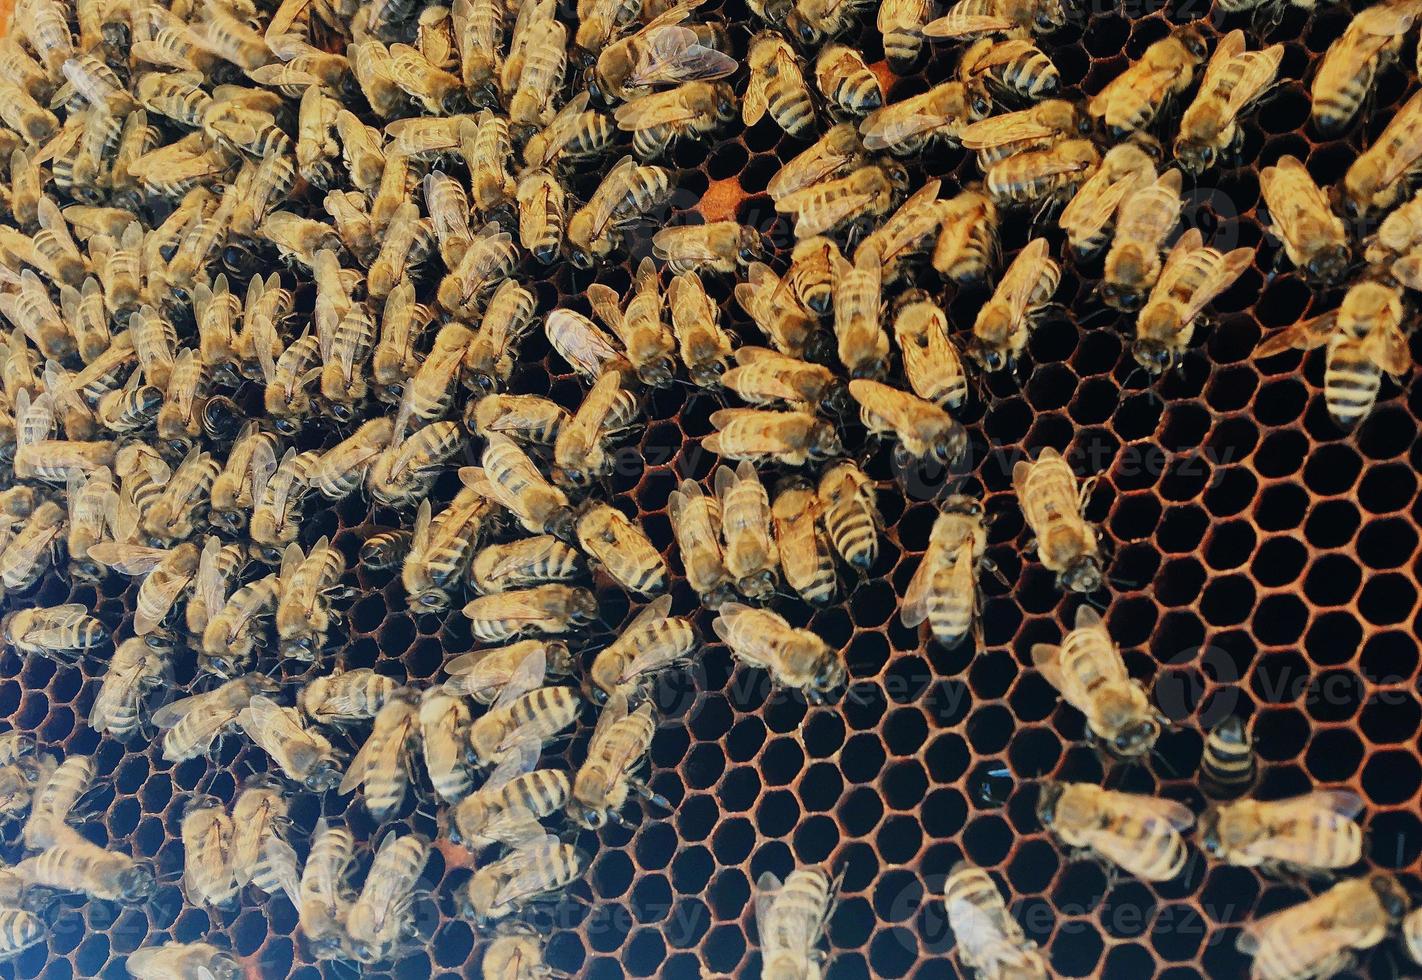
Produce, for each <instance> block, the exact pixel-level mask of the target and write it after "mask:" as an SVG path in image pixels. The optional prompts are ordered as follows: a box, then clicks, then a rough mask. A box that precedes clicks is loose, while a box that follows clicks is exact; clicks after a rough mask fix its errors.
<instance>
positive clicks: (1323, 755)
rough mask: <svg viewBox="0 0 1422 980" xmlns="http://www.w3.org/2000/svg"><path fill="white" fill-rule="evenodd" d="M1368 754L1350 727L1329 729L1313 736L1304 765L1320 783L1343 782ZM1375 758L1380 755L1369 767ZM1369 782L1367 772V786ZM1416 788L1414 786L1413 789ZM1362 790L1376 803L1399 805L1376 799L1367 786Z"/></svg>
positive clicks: (1370, 760) (1365, 777) (1400, 772)
mask: <svg viewBox="0 0 1422 980" xmlns="http://www.w3.org/2000/svg"><path fill="white" fill-rule="evenodd" d="M1365 752H1366V747H1365V746H1364V745H1363V740H1362V739H1360V738H1359V737H1358V736H1357V735H1356V734H1355V733H1354V732H1353V731H1351V730H1349V729H1347V728H1329V729H1325V730H1322V731H1319V732H1316V733H1315V734H1314V737H1313V740H1312V742H1311V743H1310V744H1309V747H1308V752H1307V754H1306V755H1305V756H1304V766H1305V767H1306V768H1307V769H1308V774H1309V776H1311V777H1312V778H1313V779H1314V780H1316V781H1318V782H1322V783H1334V782H1340V781H1342V780H1345V779H1350V778H1352V777H1353V776H1354V775H1356V774H1357V772H1358V767H1359V766H1360V765H1362V764H1363V756H1364V753H1365ZM1376 758H1377V756H1372V757H1370V758H1369V762H1368V764H1369V765H1370V766H1371V765H1372V761H1373V760H1374V759H1376ZM1398 775H1399V776H1403V775H1404V770H1399V771H1398ZM1366 781H1367V775H1366V773H1365V774H1364V782H1365V784H1366ZM1415 788H1416V786H1415V784H1414V786H1413V789H1415ZM1363 789H1364V791H1365V792H1367V793H1368V798H1369V799H1371V800H1372V801H1373V802H1374V803H1385V802H1397V801H1395V800H1385V799H1382V798H1380V797H1378V796H1375V795H1374V794H1373V792H1372V788H1371V787H1370V786H1368V785H1364V787H1363ZM1409 795H1410V794H1409Z"/></svg>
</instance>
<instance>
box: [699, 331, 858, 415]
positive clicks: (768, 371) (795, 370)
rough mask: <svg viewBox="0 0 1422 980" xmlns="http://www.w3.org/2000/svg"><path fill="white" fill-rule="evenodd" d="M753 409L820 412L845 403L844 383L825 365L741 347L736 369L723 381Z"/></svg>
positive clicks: (774, 352) (737, 353)
mask: <svg viewBox="0 0 1422 980" xmlns="http://www.w3.org/2000/svg"><path fill="white" fill-rule="evenodd" d="M721 380H722V384H723V385H725V387H726V389H727V390H729V391H733V392H735V393H736V395H737V396H738V397H740V398H741V399H742V400H743V401H746V402H749V403H750V404H752V405H776V404H783V405H785V406H787V407H790V408H794V409H817V408H819V407H820V406H821V405H824V404H826V403H830V404H833V403H837V402H840V401H842V400H843V394H844V388H843V385H842V382H840V381H839V379H838V378H836V377H835V374H834V372H833V371H831V370H830V369H829V368H827V367H825V366H824V365H823V364H811V363H810V362H808V361H802V360H800V359H799V358H795V357H790V356H788V355H785V354H781V353H779V352H777V351H773V350H768V349H766V348H764V347H750V346H746V347H737V348H736V366H735V367H733V368H732V369H731V370H729V371H727V372H726V374H725V376H724V377H723V378H722V379H721Z"/></svg>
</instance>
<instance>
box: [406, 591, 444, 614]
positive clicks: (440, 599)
mask: <svg viewBox="0 0 1422 980" xmlns="http://www.w3.org/2000/svg"><path fill="white" fill-rule="evenodd" d="M448 607H449V593H448V592H446V591H444V590H443V589H425V590H424V591H423V592H420V593H417V594H416V595H412V596H410V611H411V612H416V613H434V612H443V611H444V610H445V609H447V608H448Z"/></svg>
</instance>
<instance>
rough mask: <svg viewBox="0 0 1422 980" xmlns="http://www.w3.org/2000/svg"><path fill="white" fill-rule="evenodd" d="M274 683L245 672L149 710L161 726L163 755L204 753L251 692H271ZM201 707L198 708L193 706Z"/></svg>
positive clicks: (230, 724) (185, 756) (178, 758)
mask: <svg viewBox="0 0 1422 980" xmlns="http://www.w3.org/2000/svg"><path fill="white" fill-rule="evenodd" d="M277 688H278V685H277V683H276V682H275V681H273V680H272V679H271V678H269V677H267V676H266V675H264V674H245V675H243V676H241V677H237V678H234V679H232V680H230V681H227V682H226V683H224V684H222V685H221V686H220V687H216V688H213V689H212V690H211V691H204V692H201V693H198V694H192V695H189V696H188V697H185V698H180V699H179V700H177V701H170V702H168V703H167V704H165V705H163V706H162V707H160V708H158V709H157V710H156V711H154V712H153V724H154V725H156V726H157V727H159V728H160V729H164V730H165V731H164V735H163V758H164V759H167V760H168V761H169V762H182V761H185V760H187V759H196V758H197V757H199V756H202V755H207V754H208V753H209V752H210V750H211V749H212V746H213V743H214V742H215V741H216V740H217V739H218V738H219V737H220V736H222V735H225V734H226V733H227V732H229V731H231V730H232V727H233V726H234V725H235V724H236V723H237V715H238V712H240V711H241V710H242V709H243V708H245V707H246V706H247V702H249V701H250V700H251V699H252V697H253V695H255V694H259V693H263V692H265V693H268V694H270V693H274V692H275V691H276V690H277ZM194 709H201V710H194Z"/></svg>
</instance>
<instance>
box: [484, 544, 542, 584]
mask: <svg viewBox="0 0 1422 980" xmlns="http://www.w3.org/2000/svg"><path fill="white" fill-rule="evenodd" d="M558 545H559V542H558V541H557V539H555V538H551V537H548V538H544V539H542V540H540V541H539V542H538V544H537V545H535V546H534V547H533V548H531V549H528V550H526V551H524V552H522V553H518V552H509V553H506V554H505V555H504V557H502V558H500V559H499V560H498V561H496V562H495V563H494V567H493V568H491V569H489V578H491V579H493V580H495V581H498V580H499V579H502V578H507V577H508V576H509V575H511V574H513V573H514V572H517V571H519V570H520V569H523V568H529V567H535V566H537V565H538V564H539V563H540V562H542V561H543V560H544V559H545V558H547V557H548V556H549V554H551V553H552V552H553V551H554V550H555V549H556V548H557V547H558Z"/></svg>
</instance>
